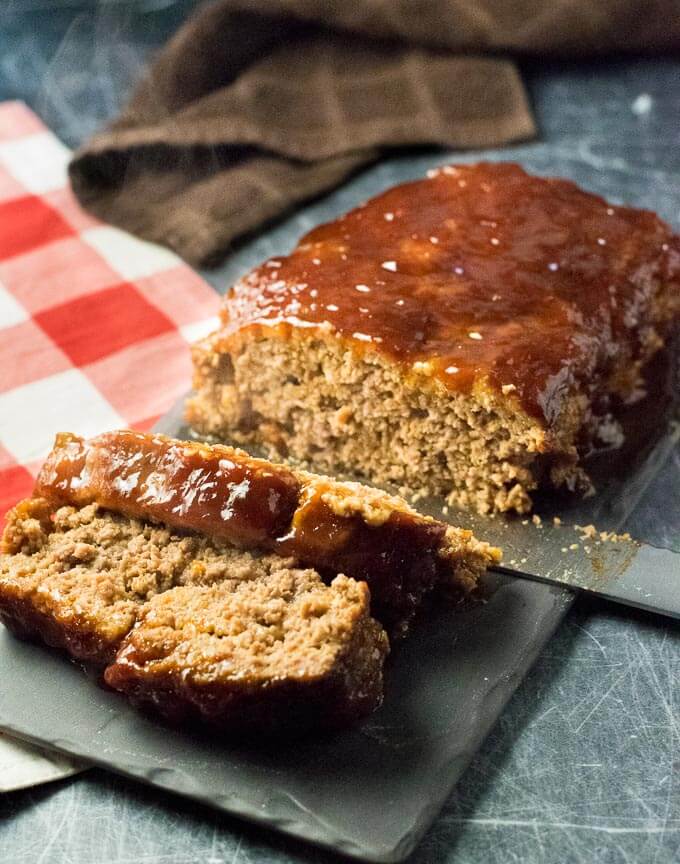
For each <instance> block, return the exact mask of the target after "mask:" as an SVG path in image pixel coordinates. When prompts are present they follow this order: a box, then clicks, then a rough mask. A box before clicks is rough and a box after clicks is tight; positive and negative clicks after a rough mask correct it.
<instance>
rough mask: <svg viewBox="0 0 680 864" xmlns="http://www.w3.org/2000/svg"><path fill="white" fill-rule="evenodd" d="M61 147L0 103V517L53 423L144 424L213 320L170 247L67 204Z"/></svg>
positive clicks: (89, 429)
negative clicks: (196, 340) (191, 345)
mask: <svg viewBox="0 0 680 864" xmlns="http://www.w3.org/2000/svg"><path fill="white" fill-rule="evenodd" d="M69 157H70V151H69V150H68V149H67V148H66V147H64V145H63V144H62V143H61V142H60V141H59V140H58V139H57V138H55V136H54V135H53V134H52V133H51V132H49V131H48V130H47V129H46V128H45V126H44V125H43V124H42V123H41V121H40V120H39V119H38V117H36V116H35V114H33V113H32V112H31V111H30V110H29V109H28V108H27V107H26V106H25V105H23V104H22V103H20V102H5V103H0V525H1V524H2V522H3V516H4V513H5V512H6V511H7V509H9V507H11V506H12V505H13V504H14V503H16V501H18V500H19V499H20V498H22V497H25V496H26V495H28V494H30V492H31V489H32V487H33V481H34V478H35V475H36V473H37V471H38V469H39V468H40V465H41V462H42V460H43V458H44V457H45V455H46V454H47V452H48V451H49V449H50V447H51V445H52V441H53V439H54V435H55V433H56V432H58V431H62V430H68V431H72V432H76V433H78V434H81V435H93V434H96V433H98V432H103V431H105V430H107V429H115V428H120V427H132V428H135V429H148V428H150V427H151V426H152V425H153V424H154V422H155V421H156V420H157V419H158V417H159V416H160V415H161V414H163V413H164V412H165V411H167V410H168V408H169V407H170V406H171V405H172V403H173V402H174V401H175V400H176V399H177V398H178V397H179V396H180V395H181V394H182V393H183V392H184V391H186V390H187V389H188V387H189V382H190V375H191V363H190V357H189V350H188V347H187V343H189V342H192V341H194V340H195V339H197V338H199V337H200V336H202V335H204V334H205V333H207V332H209V331H210V330H211V329H213V328H214V327H215V324H216V318H215V316H216V314H217V308H218V296H217V294H216V293H215V292H214V291H213V290H212V288H210V286H209V285H208V284H207V283H206V282H204V281H203V280H202V279H201V278H200V277H199V276H198V275H197V274H196V273H194V272H193V271H192V270H191V269H189V267H187V266H186V265H185V264H183V263H182V261H181V260H180V259H179V258H178V257H177V256H176V255H174V254H172V253H171V252H169V251H167V250H166V249H162V248H160V247H158V246H154V245H152V244H150V243H144V242H142V241H140V240H137V239H136V238H134V237H132V236H130V235H129V234H126V233H125V232H123V231H119V230H118V229H116V228H111V227H110V226H108V225H104V224H102V223H101V222H98V221H96V220H95V219H92V218H91V217H90V216H88V215H87V214H86V213H84V212H83V211H82V210H81V209H80V207H79V205H78V203H77V201H76V200H75V198H74V197H73V195H72V193H71V191H70V189H69V186H68V181H67V172H66V166H67V164H68V160H69Z"/></svg>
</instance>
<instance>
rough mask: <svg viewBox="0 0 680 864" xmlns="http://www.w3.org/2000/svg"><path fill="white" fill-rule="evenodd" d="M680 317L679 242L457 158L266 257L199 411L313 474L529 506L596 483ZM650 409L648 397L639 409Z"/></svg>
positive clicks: (202, 426) (242, 290)
mask: <svg viewBox="0 0 680 864" xmlns="http://www.w3.org/2000/svg"><path fill="white" fill-rule="evenodd" d="M679 311H680V238H678V236H677V235H676V234H674V232H673V230H672V229H671V228H670V226H668V225H667V224H665V223H664V222H662V221H661V219H659V218H658V217H657V216H656V215H654V214H653V213H650V212H648V211H644V210H638V209H634V208H630V207H623V206H614V205H611V204H609V203H608V202H607V201H605V200H604V199H603V198H601V197H599V196H597V195H593V194H590V193H588V192H586V191H584V190H582V189H579V188H578V187H577V186H576V185H575V184H574V183H571V182H568V181H566V180H559V179H546V178H542V177H532V176H530V175H529V174H527V173H526V172H525V171H524V170H523V169H522V168H520V167H519V166H518V165H513V164H510V163H500V164H479V165H459V166H446V167H443V168H441V169H438V170H435V171H433V172H431V173H430V174H429V175H428V177H427V178H426V179H422V180H418V181H416V182H413V183H407V184H405V185H402V186H398V187H396V188H394V189H390V190H388V191H387V192H385V193H383V194H381V195H379V196H378V197H376V198H374V199H372V200H371V201H369V202H368V203H367V204H365V205H363V206H361V207H358V208H357V209H355V210H353V211H352V212H350V213H348V214H346V215H345V216H342V217H341V218H339V219H336V220H335V221H333V222H331V223H329V224H327V225H322V226H319V227H318V228H316V229H315V230H313V231H312V232H311V233H309V234H308V235H306V236H305V237H303V238H302V239H301V240H300V243H299V244H298V246H297V248H296V249H295V250H294V251H293V252H292V253H291V254H290V255H288V256H282V257H279V258H276V259H271V260H269V261H266V262H265V263H264V264H262V265H261V266H260V267H258V268H256V269H255V270H254V271H253V272H251V273H250V274H249V275H247V276H245V277H244V278H243V279H241V280H239V281H238V282H237V283H236V284H235V285H234V286H233V287H232V289H231V290H230V291H229V293H228V294H227V296H226V297H225V301H224V306H223V309H222V325H221V327H220V329H219V330H218V331H217V332H216V333H214V334H213V335H212V336H210V337H208V338H207V339H206V340H205V341H203V342H202V343H200V344H198V345H197V346H196V348H195V351H194V369H195V374H194V389H195V395H194V396H193V397H192V398H191V399H190V400H189V402H188V404H187V412H186V416H187V419H188V421H189V422H190V423H191V425H192V426H193V427H194V428H195V429H196V430H198V431H199V432H200V433H201V434H203V435H213V436H215V437H217V438H218V439H219V438H228V439H229V440H231V441H237V442H242V443H246V444H250V443H256V444H257V445H258V446H260V447H262V448H264V450H265V452H266V453H267V455H269V456H271V457H272V458H277V457H280V456H285V457H286V458H289V459H295V460H300V461H302V462H305V463H308V464H309V465H311V467H313V468H314V470H320V471H324V472H329V473H334V474H336V473H344V474H352V475H354V476H358V477H360V478H366V479H367V480H369V481H370V482H374V483H377V484H379V485H384V484H392V485H396V486H397V487H398V488H401V489H402V490H403V491H404V494H407V493H408V494H411V493H420V492H421V491H426V492H428V493H430V494H435V495H441V496H444V497H446V498H447V499H448V500H449V503H452V504H456V505H460V506H463V507H474V508H477V509H478V510H481V511H483V512H486V511H489V510H516V511H520V512H524V511H526V510H528V509H530V507H531V506H532V492H533V491H534V490H535V489H537V488H538V487H544V488H552V487H560V486H561V487H564V488H565V489H569V490H572V491H581V492H585V491H588V490H590V489H591V488H592V483H591V478H590V477H589V476H588V472H587V466H586V465H584V459H585V458H586V457H587V455H588V454H589V453H591V452H592V451H593V449H598V448H602V447H608V448H612V449H615V448H617V447H619V446H620V445H621V443H622V442H623V437H624V435H623V430H622V428H621V425H620V423H619V420H618V411H619V408H620V406H621V404H622V403H625V404H631V403H634V402H636V401H638V400H640V399H641V397H642V396H643V395H644V388H645V382H644V377H643V369H644V368H645V366H646V364H647V363H648V362H649V361H650V360H651V359H652V358H653V357H654V355H656V354H657V352H659V351H660V350H661V349H662V348H663V347H664V344H665V343H667V342H668V341H669V339H670V334H671V331H672V330H673V328H674V324H675V322H677V319H678V312H679ZM641 410H642V409H641Z"/></svg>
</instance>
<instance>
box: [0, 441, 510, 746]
mask: <svg viewBox="0 0 680 864" xmlns="http://www.w3.org/2000/svg"><path fill="white" fill-rule="evenodd" d="M371 541H373V542H371ZM2 552H3V554H2V555H1V556H0V616H1V617H2V620H3V621H4V622H5V623H6V624H7V626H8V627H10V629H12V630H13V631H14V632H15V633H17V634H19V635H22V636H26V637H38V638H40V639H42V640H43V641H45V642H46V643H48V644H50V645H53V646H56V647H59V648H62V649H64V650H65V651H67V652H68V653H69V654H70V655H71V656H72V657H73V658H75V659H77V660H80V661H85V662H87V663H90V664H94V665H95V666H98V667H106V668H105V671H104V678H105V680H106V682H107V683H108V684H109V685H110V686H112V687H114V688H116V689H118V690H121V691H123V692H125V693H126V694H128V695H129V696H130V698H132V699H133V701H135V702H137V703H141V704H144V705H145V706H147V707H151V708H153V710H154V711H157V712H160V713H161V714H163V715H164V716H165V717H168V718H171V719H173V720H186V719H190V718H195V717H200V718H202V719H203V720H205V721H207V722H209V723H212V724H216V725H220V726H222V727H228V728H233V729H242V728H244V727H245V728H247V729H249V730H251V731H253V730H255V731H257V730H260V731H261V730H268V731H271V730H280V729H284V728H287V729H295V730H296V731H304V730H305V729H307V728H310V727H314V728H319V727H323V728H329V727H333V726H337V725H345V724H346V723H348V722H351V721H353V720H356V719H357V718H358V717H361V716H363V715H364V714H366V713H367V712H369V711H371V710H373V709H374V708H375V707H377V705H379V704H380V701H381V699H382V670H383V663H384V658H385V656H386V654H387V652H388V639H387V635H386V633H385V631H384V630H383V627H382V626H381V625H380V624H379V623H378V621H377V620H376V618H377V619H380V620H382V619H384V623H385V624H386V626H388V627H389V628H390V631H391V632H392V633H393V634H394V635H402V634H403V633H404V632H405V630H406V628H407V626H408V624H409V622H410V621H411V619H412V617H413V615H414V614H415V612H416V609H417V608H418V606H419V604H420V601H421V600H422V598H423V597H424V596H425V594H427V593H428V592H430V591H432V590H434V589H435V588H436V587H437V586H438V585H440V584H443V585H445V586H447V587H452V586H453V587H457V588H458V590H459V591H460V592H461V593H463V594H464V593H468V592H470V591H471V590H473V589H474V584H475V581H476V579H477V577H478V576H479V575H480V574H481V572H482V571H483V570H484V568H485V567H486V566H487V565H488V564H490V563H493V562H494V561H496V560H498V552H497V550H495V549H492V548H490V547H488V546H487V545H486V544H483V543H479V542H477V541H476V540H475V539H474V538H473V537H472V536H471V535H470V533H469V532H464V531H458V530H457V529H453V528H451V526H445V525H442V524H441V523H437V522H435V521H434V520H432V519H429V518H428V517H425V516H422V515H420V514H418V513H416V512H415V511H414V510H412V509H411V508H409V507H408V506H407V505H406V504H405V503H404V502H403V501H401V500H400V499H396V498H392V497H390V496H386V495H384V494H383V493H380V492H378V491H377V490H371V489H368V488H367V487H362V486H360V485H358V484H338V483H334V482H333V481H331V480H329V479H328V478H321V477H318V476H316V475H309V474H306V473H301V472H292V471H289V469H287V468H285V467H283V466H278V465H275V464H272V463H268V462H266V461H264V460H255V459H252V458H250V457H248V456H247V455H246V454H244V453H242V452H240V451H237V450H233V449H231V448H226V447H219V446H218V447H209V446H206V445H199V444H194V443H188V442H181V441H175V440H173V439H169V438H165V437H163V436H158V435H143V434H141V433H134V432H116V433H108V434H106V435H103V436H99V437H98V438H95V439H91V440H90V441H84V440H83V439H81V438H78V437H77V436H74V435H70V434H67V433H65V434H63V435H60V436H58V438H57V442H56V444H55V447H54V449H53V451H52V453H51V454H50V456H49V458H48V459H47V461H46V463H45V465H44V466H43V469H42V471H41V473H40V476H39V478H38V481H37V483H36V489H35V497H33V498H31V499H27V500H26V501H23V502H20V503H19V504H18V505H17V506H16V507H15V508H14V510H13V511H11V512H10V514H9V517H8V521H7V526H6V528H5V532H4V536H3V550H2ZM340 565H342V566H340ZM345 565H346V566H345ZM338 574H340V575H338ZM352 577H354V578H352ZM367 583H368V584H367ZM369 585H370V586H371V589H370V590H369ZM371 593H375V595H376V596H378V597H381V598H382V600H381V603H379V604H374V603H373V600H372V599H371ZM374 607H375V608H374Z"/></svg>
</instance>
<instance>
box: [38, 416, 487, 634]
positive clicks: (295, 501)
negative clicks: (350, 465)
mask: <svg viewBox="0 0 680 864" xmlns="http://www.w3.org/2000/svg"><path fill="white" fill-rule="evenodd" d="M36 494H37V495H40V496H42V497H44V498H48V499H49V500H51V501H52V502H54V503H55V504H69V505H85V504H90V503H97V504H99V505H101V506H102V507H106V508H109V509H111V510H114V511H117V512H120V513H124V514H125V515H127V516H130V517H134V518H137V519H142V520H145V521H147V522H160V523H162V524H164V525H166V526H169V527H171V528H175V529H179V530H185V529H190V530H193V531H198V532H201V533H203V534H207V535H209V536H210V537H211V538H213V539H215V538H219V539H221V540H225V541H227V542H228V543H230V544H233V545H234V546H236V547H241V548H246V549H252V548H255V549H258V550H261V551H265V552H275V553H277V554H279V555H282V556H291V557H293V558H294V559H295V560H296V561H298V562H299V563H300V564H301V566H305V567H312V568H314V569H316V570H318V571H319V572H320V573H321V574H322V575H323V576H324V577H325V578H326V579H327V580H330V579H331V578H332V577H333V576H335V575H336V574H338V573H344V574H345V575H347V576H351V577H352V578H354V579H359V580H361V581H365V582H367V583H368V586H369V588H370V591H371V609H372V613H373V615H374V616H375V617H376V618H378V620H379V621H380V622H381V623H382V624H383V625H384V626H385V628H386V629H387V630H388V632H389V633H390V634H391V635H392V636H395V635H399V634H400V633H403V632H404V631H405V630H406V629H407V628H408V625H409V623H410V621H411V619H412V618H413V616H414V615H415V613H416V611H417V609H418V606H419V605H420V603H421V600H422V598H423V597H424V596H425V595H426V594H427V593H428V592H430V591H431V590H433V589H434V588H435V587H436V586H438V585H440V584H443V585H445V586H446V587H447V588H449V589H452V590H453V591H457V592H458V593H459V594H460V595H463V596H464V595H467V594H469V593H471V592H472V591H474V590H475V586H476V584H477V580H478V578H479V576H480V574H481V573H482V572H483V571H484V570H485V569H486V567H487V566H488V565H489V564H491V563H493V562H495V561H498V559H499V552H498V550H496V549H493V548H491V547H490V546H489V545H488V544H486V543H483V542H480V541H478V540H476V539H475V537H473V535H472V533H471V532H470V531H465V530H462V529H459V528H454V527H453V526H451V525H445V524H444V523H442V522H438V521H436V520H435V519H432V518H431V517H429V516H424V515H422V514H420V513H418V512H417V511H416V510H414V509H413V508H412V507H409V505H408V504H406V502H405V501H404V500H402V499H400V498H397V497H394V496H391V495H388V494H386V493H384V492H381V491H379V490H377V489H371V488H369V487H367V486H362V485H360V484H358V483H341V482H338V481H335V480H331V479H330V478H328V477H322V476H319V475H316V474H310V473H308V472H305V471H299V470H294V469H292V468H289V467H286V466H284V465H277V464H276V463H272V462H268V461H266V460H263V459H253V458H252V457H250V456H248V455H247V454H246V453H244V452H243V451H241V450H236V449H234V448H232V447H225V446H221V445H213V446H210V445H206V444H199V443H195V442H187V441H177V440H174V439H171V438H167V437H165V436H163V435H148V434H144V433H139V432H130V431H120V432H110V433H106V434H104V435H100V436H98V437H96V438H92V439H90V440H89V441H85V440H83V439H82V438H79V437H78V436H76V435H71V434H69V433H63V434H61V435H59V436H57V440H56V442H55V446H54V449H53V450H52V453H51V454H50V456H49V457H48V459H47V461H46V462H45V465H44V466H43V469H42V471H41V472H40V475H39V477H38V480H37V483H36Z"/></svg>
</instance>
